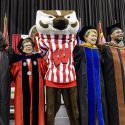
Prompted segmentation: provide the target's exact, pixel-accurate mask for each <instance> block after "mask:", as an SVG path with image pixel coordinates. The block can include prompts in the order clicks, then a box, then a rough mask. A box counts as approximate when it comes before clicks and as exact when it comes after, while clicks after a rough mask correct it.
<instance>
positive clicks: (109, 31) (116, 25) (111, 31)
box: [106, 22, 121, 35]
mask: <svg viewBox="0 0 125 125" xmlns="http://www.w3.org/2000/svg"><path fill="white" fill-rule="evenodd" d="M116 29H121V23H120V22H119V23H115V24H113V25H111V26H109V27H107V28H106V31H107V34H108V35H110V34H112V33H113V31H114V30H116Z"/></svg>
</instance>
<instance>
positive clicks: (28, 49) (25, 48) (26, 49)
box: [23, 41, 33, 54]
mask: <svg viewBox="0 0 125 125" xmlns="http://www.w3.org/2000/svg"><path fill="white" fill-rule="evenodd" d="M23 52H25V53H26V54H32V52H33V45H32V43H31V42H30V41H29V42H25V43H24V44H23Z"/></svg>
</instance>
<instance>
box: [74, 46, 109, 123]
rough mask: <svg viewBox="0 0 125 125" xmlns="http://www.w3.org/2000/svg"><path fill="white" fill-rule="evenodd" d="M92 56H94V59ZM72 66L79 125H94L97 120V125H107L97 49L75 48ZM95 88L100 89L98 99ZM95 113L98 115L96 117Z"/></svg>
mask: <svg viewBox="0 0 125 125" xmlns="http://www.w3.org/2000/svg"><path fill="white" fill-rule="evenodd" d="M94 55H96V56H95V57H94ZM96 57H97V59H96ZM94 58H95V60H94ZM97 60H98V61H97ZM95 62H98V63H95ZM94 63H95V64H96V65H95V68H96V66H97V68H96V69H99V70H96V69H95V68H94ZM74 64H75V69H76V79H77V86H78V106H79V113H80V124H81V125H95V124H96V122H97V119H100V120H99V121H98V124H99V125H108V120H107V106H106V99H105V92H104V82H103V77H102V73H101V68H100V65H101V64H100V55H99V51H98V49H97V48H91V47H86V46H76V47H75V49H74ZM96 71H97V72H96ZM95 72H96V73H95ZM96 74H98V76H99V77H98V78H97V79H98V80H95V79H96ZM97 86H98V87H100V97H99V96H98V97H97V94H96V93H98V92H97ZM91 90H92V91H91ZM93 93H94V94H93ZM98 95H99V93H98ZM91 99H92V100H91ZM99 103H100V104H99ZM99 105H100V106H99ZM100 107H101V108H100ZM100 111H101V112H100ZM97 112H98V114H100V115H97ZM99 112H100V113H99ZM97 117H98V118H97ZM99 117H100V118H99Z"/></svg>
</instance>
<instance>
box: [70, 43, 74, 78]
mask: <svg viewBox="0 0 125 125" xmlns="http://www.w3.org/2000/svg"><path fill="white" fill-rule="evenodd" d="M70 48H71V64H70V77H71V80H74V77H73V73H72V68H73V66H72V62H73V57H72V52H73V42H70Z"/></svg>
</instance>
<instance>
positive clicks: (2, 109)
mask: <svg viewBox="0 0 125 125" xmlns="http://www.w3.org/2000/svg"><path fill="white" fill-rule="evenodd" d="M12 53H13V51H11V49H9V51H7V50H5V49H4V47H2V46H0V125H9V115H10V73H9V63H10V61H11V57H12V55H13V54H12Z"/></svg>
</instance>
